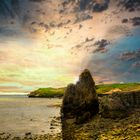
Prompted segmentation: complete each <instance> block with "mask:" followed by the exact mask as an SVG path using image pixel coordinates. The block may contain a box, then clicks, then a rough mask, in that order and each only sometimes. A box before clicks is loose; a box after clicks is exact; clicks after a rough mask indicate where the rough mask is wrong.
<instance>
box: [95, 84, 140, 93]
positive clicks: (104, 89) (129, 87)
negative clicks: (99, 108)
mask: <svg viewBox="0 0 140 140" xmlns="http://www.w3.org/2000/svg"><path fill="white" fill-rule="evenodd" d="M115 89H116V91H125V92H129V91H135V90H140V83H125V84H106V85H97V86H96V91H97V93H98V94H104V93H109V92H110V93H112V92H115ZM113 90H114V91H113Z"/></svg>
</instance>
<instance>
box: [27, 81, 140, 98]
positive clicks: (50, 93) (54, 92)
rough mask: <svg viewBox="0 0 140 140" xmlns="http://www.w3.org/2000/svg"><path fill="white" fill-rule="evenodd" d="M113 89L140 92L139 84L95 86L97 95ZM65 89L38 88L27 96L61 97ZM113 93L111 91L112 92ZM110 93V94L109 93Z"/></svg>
mask: <svg viewBox="0 0 140 140" xmlns="http://www.w3.org/2000/svg"><path fill="white" fill-rule="evenodd" d="M114 89H119V90H120V91H123V92H129V91H134V90H140V83H124V84H119V83H118V84H104V85H96V91H97V93H98V94H106V93H107V92H110V91H112V90H114ZM64 91H65V88H39V89H38V90H35V91H33V92H31V93H30V94H29V97H46V98H54V97H62V96H63V94H64ZM112 92H113V91H112ZM110 93H111V92H110Z"/></svg>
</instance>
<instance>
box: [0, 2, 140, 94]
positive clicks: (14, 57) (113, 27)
mask: <svg viewBox="0 0 140 140" xmlns="http://www.w3.org/2000/svg"><path fill="white" fill-rule="evenodd" d="M68 1H70V0H68ZM91 1H92V0H91ZM62 2H63V0H57V1H56V0H42V1H41V0H38V1H37V0H36V1H35V0H1V1H0V92H28V91H31V90H34V89H37V88H40V87H64V86H66V85H67V84H68V83H71V82H76V80H77V77H78V75H79V74H80V72H81V71H82V70H83V69H85V68H88V69H89V70H90V71H91V73H92V75H93V78H94V79H95V81H96V83H97V84H98V83H112V82H140V26H139V25H140V24H139V25H135V22H136V21H134V20H133V18H134V17H139V15H140V11H139V10H137V9H136V10H135V11H134V12H129V11H128V10H127V9H125V8H124V7H123V6H120V7H119V6H118V3H117V2H116V1H115V0H110V2H108V1H105V0H100V1H99V0H98V1H97V2H98V3H99V4H104V2H107V8H105V9H103V10H101V11H96V12H92V11H91V10H90V9H84V10H83V9H80V10H79V11H78V10H76V11H75V10H74V9H75V8H77V6H79V5H78V4H79V3H78V4H77V3H76V1H74V2H75V3H74V2H70V3H69V2H68V3H66V4H65V7H63V5H64V4H62ZM85 4H86V5H87V3H85ZM126 18H127V19H128V21H127V22H126V23H124V22H123V20H124V19H126ZM138 22H139V23H140V19H139V20H138Z"/></svg>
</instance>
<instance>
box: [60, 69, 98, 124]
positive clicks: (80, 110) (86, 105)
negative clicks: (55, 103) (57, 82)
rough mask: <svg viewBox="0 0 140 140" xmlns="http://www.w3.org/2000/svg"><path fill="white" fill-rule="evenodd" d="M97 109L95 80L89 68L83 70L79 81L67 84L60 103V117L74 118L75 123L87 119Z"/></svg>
mask: <svg viewBox="0 0 140 140" xmlns="http://www.w3.org/2000/svg"><path fill="white" fill-rule="evenodd" d="M98 111H99V104H98V97H97V94H96V91H95V82H94V81H93V79H92V76H91V74H90V72H89V70H87V69H86V70H84V71H83V72H82V73H81V75H80V77H79V81H78V82H77V83H76V85H74V84H70V85H68V87H67V89H66V91H65V94H64V98H63V104H62V110H61V112H62V117H63V118H64V119H65V118H66V119H68V118H75V119H76V122H77V123H82V122H84V121H87V120H88V119H89V118H91V117H92V116H94V115H96V114H97V113H98Z"/></svg>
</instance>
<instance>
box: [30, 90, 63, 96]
mask: <svg viewBox="0 0 140 140" xmlns="http://www.w3.org/2000/svg"><path fill="white" fill-rule="evenodd" d="M64 89H65V88H39V89H38V90H35V91H33V92H31V93H30V94H29V97H46V98H54V97H62V96H63V94H64Z"/></svg>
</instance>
